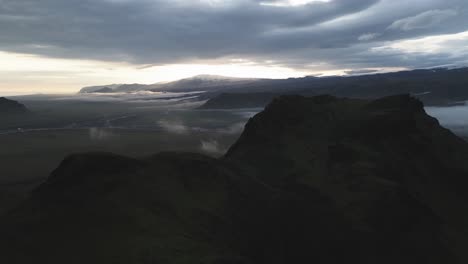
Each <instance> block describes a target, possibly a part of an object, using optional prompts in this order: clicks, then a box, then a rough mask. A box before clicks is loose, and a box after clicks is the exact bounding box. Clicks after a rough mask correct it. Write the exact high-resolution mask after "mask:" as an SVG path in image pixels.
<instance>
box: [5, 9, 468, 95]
mask: <svg viewBox="0 0 468 264" xmlns="http://www.w3.org/2000/svg"><path fill="white" fill-rule="evenodd" d="M466 65H468V1H467V0H411V1H409V0H67V1H63V0H0V95H13V94H25V93H64V92H76V91H77V90H79V89H80V88H81V87H83V86H89V85H103V84H111V83H145V84H149V83H156V82H166V81H171V80H176V79H180V78H185V77H190V76H193V75H197V74H214V75H225V76H234V77H261V78H288V77H301V76H306V75H343V74H358V73H372V72H382V71H397V70H403V69H415V68H430V67H461V66H466Z"/></svg>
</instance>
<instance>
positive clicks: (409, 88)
mask: <svg viewBox="0 0 468 264" xmlns="http://www.w3.org/2000/svg"><path fill="white" fill-rule="evenodd" d="M467 87H468V68H459V69H426V70H413V71H402V72H394V73H383V74H372V75H360V76H348V77H304V78H290V79H281V80H273V79H239V78H229V77H222V76H210V75H201V76H196V77H193V78H187V79H183V80H179V81H176V82H171V83H166V84H152V85H141V84H131V85H109V86H97V87H87V88H83V89H82V90H81V91H80V92H81V93H92V92H96V91H98V92H99V91H100V92H111V90H112V92H132V91H162V92H193V91H204V92H206V93H205V94H204V95H203V96H201V97H200V98H201V99H210V98H213V97H216V96H217V95H219V94H221V93H229V94H232V93H257V94H258V93H267V94H271V93H274V94H306V95H311V94H331V95H335V96H340V97H353V98H378V97H383V96H389V95H395V94H402V93H409V94H411V95H413V96H415V97H417V98H418V99H420V100H422V101H423V102H424V103H425V104H427V105H447V104H455V103H459V102H462V101H466V100H468V89H467ZM257 97H258V96H257ZM262 104H263V106H264V102H262Z"/></svg>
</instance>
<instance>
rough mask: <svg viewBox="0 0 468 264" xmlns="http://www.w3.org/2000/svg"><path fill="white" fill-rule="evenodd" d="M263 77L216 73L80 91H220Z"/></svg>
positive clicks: (88, 88) (93, 87)
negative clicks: (236, 76)
mask: <svg viewBox="0 0 468 264" xmlns="http://www.w3.org/2000/svg"><path fill="white" fill-rule="evenodd" d="M260 80H261V79H249V78H232V77H224V76H216V75H197V76H194V77H191V78H186V79H181V80H178V81H174V82H169V83H156V84H149V85H145V84H112V85H104V86H91V87H85V88H83V89H81V90H80V92H79V93H110V92H115V93H125V92H136V91H153V92H159V91H161V92H193V91H210V92H213V91H218V90H224V89H232V88H235V87H238V86H242V85H248V84H251V83H253V82H257V81H260Z"/></svg>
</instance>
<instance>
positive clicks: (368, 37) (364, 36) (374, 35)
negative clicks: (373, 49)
mask: <svg viewBox="0 0 468 264" xmlns="http://www.w3.org/2000/svg"><path fill="white" fill-rule="evenodd" d="M379 36H380V34H379V33H366V34H362V35H361V36H359V37H358V40H359V41H370V40H373V39H375V38H377V37H379Z"/></svg>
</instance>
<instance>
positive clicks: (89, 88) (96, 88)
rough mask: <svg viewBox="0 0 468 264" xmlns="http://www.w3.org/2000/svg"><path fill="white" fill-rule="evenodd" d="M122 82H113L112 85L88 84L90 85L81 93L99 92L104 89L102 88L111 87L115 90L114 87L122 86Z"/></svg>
mask: <svg viewBox="0 0 468 264" xmlns="http://www.w3.org/2000/svg"><path fill="white" fill-rule="evenodd" d="M121 85H122V84H111V85H103V86H88V87H84V88H82V89H81V90H80V92H79V93H82V94H84V93H98V92H99V90H102V89H106V90H108V89H110V90H112V91H114V89H116V88H118V87H120V86H121Z"/></svg>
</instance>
